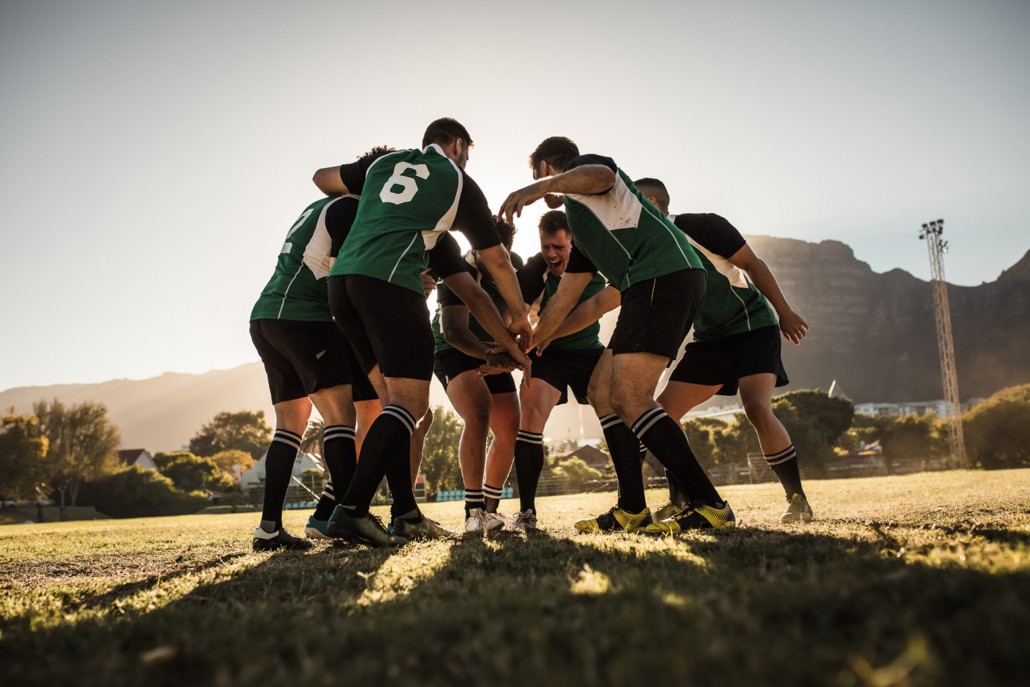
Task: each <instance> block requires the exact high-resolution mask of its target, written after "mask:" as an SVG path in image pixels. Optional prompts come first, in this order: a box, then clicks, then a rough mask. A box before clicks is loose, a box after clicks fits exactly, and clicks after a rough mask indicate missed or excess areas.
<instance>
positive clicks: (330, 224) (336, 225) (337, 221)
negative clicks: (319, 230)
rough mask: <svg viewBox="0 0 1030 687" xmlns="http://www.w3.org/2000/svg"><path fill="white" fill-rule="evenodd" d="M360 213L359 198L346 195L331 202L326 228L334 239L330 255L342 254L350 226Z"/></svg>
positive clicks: (326, 212)
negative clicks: (341, 249) (341, 250)
mask: <svg viewBox="0 0 1030 687" xmlns="http://www.w3.org/2000/svg"><path fill="white" fill-rule="evenodd" d="M357 214H358V199H357V198H352V197H350V196H344V197H343V198H340V199H339V200H337V201H334V202H332V203H330V204H329V207H328V208H326V211H325V228H326V231H327V232H329V238H330V240H331V241H332V248H331V249H330V252H329V255H330V256H331V257H334V258H335V257H336V256H338V255H339V254H340V248H341V247H342V246H343V242H344V241H345V240H347V235H348V234H349V233H350V228H351V226H353V224H354V218H355V217H356V216H357Z"/></svg>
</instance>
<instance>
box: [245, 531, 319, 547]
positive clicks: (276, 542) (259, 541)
mask: <svg viewBox="0 0 1030 687" xmlns="http://www.w3.org/2000/svg"><path fill="white" fill-rule="evenodd" d="M313 546H314V544H312V543H311V542H309V541H308V540H307V539H301V538H300V537H294V536H293V535H292V534H290V533H289V532H287V531H286V528H285V527H280V528H279V530H278V531H277V532H275V534H270V533H268V532H265V531H264V530H263V529H261V528H260V527H259V528H257V529H256V530H254V550H255V551H278V550H279V549H286V550H287V551H307V550H308V549H310V548H311V547H313Z"/></svg>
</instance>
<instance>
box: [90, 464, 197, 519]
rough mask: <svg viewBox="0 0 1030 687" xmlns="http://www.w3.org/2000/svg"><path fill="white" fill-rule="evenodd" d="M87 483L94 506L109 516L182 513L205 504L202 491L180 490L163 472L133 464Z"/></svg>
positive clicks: (127, 516) (135, 516) (125, 516)
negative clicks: (93, 496)
mask: <svg viewBox="0 0 1030 687" xmlns="http://www.w3.org/2000/svg"><path fill="white" fill-rule="evenodd" d="M90 487H91V491H92V492H93V494H95V504H96V509H97V510H98V511H100V512H101V513H103V514H104V515H108V516H110V517H112V518H140V517H147V516H155V515H186V514H189V513H196V512H197V511H199V510H201V509H203V508H205V507H206V506H207V505H208V501H207V497H206V496H205V495H204V494H202V493H200V492H192V493H186V492H183V491H180V490H179V489H176V488H175V485H174V484H173V483H172V480H170V479H168V478H167V477H165V476H164V475H161V474H159V473H156V472H154V471H153V470H144V469H143V468H141V467H139V466H136V465H134V466H133V467H131V468H127V469H125V470H120V471H118V472H115V473H113V474H110V475H105V476H104V477H101V478H100V479H98V480H94V481H93V482H92V483H91V485H90Z"/></svg>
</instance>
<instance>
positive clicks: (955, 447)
mask: <svg viewBox="0 0 1030 687" xmlns="http://www.w3.org/2000/svg"><path fill="white" fill-rule="evenodd" d="M943 233H944V220H943V219H939V220H937V221H935V222H930V223H929V224H924V225H923V229H922V231H920V232H919V238H920V239H923V240H925V241H926V245H927V248H928V249H929V251H930V284H931V285H932V286H933V304H934V316H935V319H936V320H937V349H938V351H939V352H940V354H941V380H942V382H943V385H944V404H945V407H946V408H947V415H948V418H947V419H948V435H949V436H948V438H949V443H950V445H951V459H952V460H953V461H954V462H955V463H957V464H958V465H959V466H961V467H965V466H966V442H965V438H964V436H963V434H962V417H961V415H960V414H959V410H960V408H959V395H958V373H957V372H956V369H955V345H954V342H953V341H952V337H951V310H950V309H949V307H948V284H947V282H945V281H944V254H945V253H947V252H948V242H947V241H944V240H942V239H941V234H943Z"/></svg>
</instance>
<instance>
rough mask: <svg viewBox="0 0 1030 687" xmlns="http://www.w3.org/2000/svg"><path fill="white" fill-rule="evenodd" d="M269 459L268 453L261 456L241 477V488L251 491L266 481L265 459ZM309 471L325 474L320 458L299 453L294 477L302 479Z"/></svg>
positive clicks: (294, 467) (294, 465)
mask: <svg viewBox="0 0 1030 687" xmlns="http://www.w3.org/2000/svg"><path fill="white" fill-rule="evenodd" d="M267 457H268V451H265V454H264V455H263V456H261V458H260V459H259V460H258V462H257V463H255V464H254V467H252V468H251V469H249V470H247V471H246V472H244V473H243V474H242V475H240V488H241V489H250V488H251V487H256V486H257V485H259V484H261V482H262V480H264V479H265V458H267ZM308 470H318V471H319V472H324V469H323V468H322V466H321V465H320V464H319V462H318V457H317V456H315V455H312V454H310V453H302V452H300V451H298V452H297V460H296V461H294V463H293V476H294V477H296V478H298V479H300V476H301V475H302V474H304V473H305V472H307V471H308Z"/></svg>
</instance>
